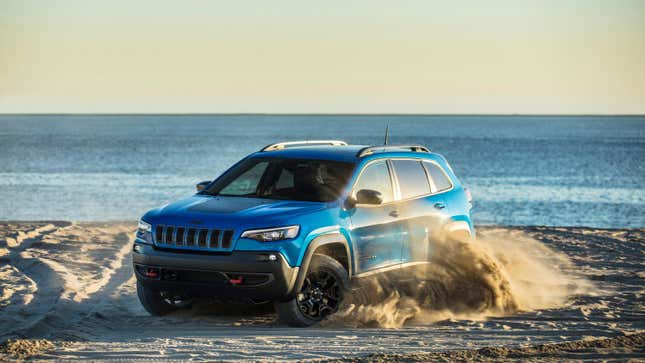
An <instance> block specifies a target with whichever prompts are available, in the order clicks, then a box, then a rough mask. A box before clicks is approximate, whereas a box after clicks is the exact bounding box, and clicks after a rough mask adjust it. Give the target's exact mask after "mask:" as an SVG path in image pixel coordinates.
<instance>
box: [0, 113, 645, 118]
mask: <svg viewBox="0 0 645 363" xmlns="http://www.w3.org/2000/svg"><path fill="white" fill-rule="evenodd" d="M0 116H449V117H450V116H502V117H509V116H531V117H556V116H557V117H581V116H587V117H590V116H592V117H644V116H645V113H615V114H612V113H562V114H560V113H351V112H340V113H325V112H319V113H316V112H312V113H308V112H302V113H301V112H293V113H291V112H275V113H273V112H150V113H148V112H7V113H4V112H0Z"/></svg>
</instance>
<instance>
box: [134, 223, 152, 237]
mask: <svg viewBox="0 0 645 363" xmlns="http://www.w3.org/2000/svg"><path fill="white" fill-rule="evenodd" d="M150 232H152V225H151V224H150V223H147V222H144V221H141V220H140V221H139V226H138V227H137V233H140V234H144V233H150Z"/></svg>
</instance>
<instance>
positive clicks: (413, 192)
mask: <svg viewBox="0 0 645 363" xmlns="http://www.w3.org/2000/svg"><path fill="white" fill-rule="evenodd" d="M391 163H392V167H393V170H394V174H395V176H396V181H397V185H398V190H399V195H400V201H398V203H397V204H398V212H399V228H400V229H401V230H402V237H403V238H402V239H401V242H402V246H401V262H402V264H403V265H404V266H405V265H408V264H414V263H418V262H424V261H427V259H428V256H429V253H430V243H429V242H430V235H431V234H432V232H433V230H434V229H435V228H436V226H437V225H439V224H440V223H441V219H442V216H443V214H442V213H441V212H440V211H439V209H437V207H435V205H438V207H441V206H442V204H441V203H443V198H441V197H440V196H433V195H432V189H431V187H430V182H429V179H428V175H427V172H426V170H425V168H424V167H423V164H422V163H421V161H420V160H418V159H393V160H392V161H391Z"/></svg>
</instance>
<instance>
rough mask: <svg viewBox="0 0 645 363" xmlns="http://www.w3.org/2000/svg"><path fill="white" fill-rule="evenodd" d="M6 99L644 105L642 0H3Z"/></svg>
mask: <svg viewBox="0 0 645 363" xmlns="http://www.w3.org/2000/svg"><path fill="white" fill-rule="evenodd" d="M0 112H286V113H292V112H294V113H308V112H311V113H335V112H337V113H345V112H347V113H602V114H605V113H640V114H642V113H645V0H634V1H621V0H607V1H594V0H580V1H566V0H557V1H545V0H536V1H519V0H509V1H441V2H435V1H428V0H421V1H375V0H371V1H351V0H341V1H335V0H326V1H302V0H300V1H296V0H293V1H245V0H241V1H213V0H194V1H192V0H191V1H187V0H182V1H179V0H177V1H160V0H152V1H133V0H128V1H125V0H103V1H92V0H79V1H70V0H51V1H47V0H41V1H28V0H15V1H13V0H0Z"/></svg>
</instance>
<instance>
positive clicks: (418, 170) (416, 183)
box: [392, 160, 430, 199]
mask: <svg viewBox="0 0 645 363" xmlns="http://www.w3.org/2000/svg"><path fill="white" fill-rule="evenodd" d="M392 165H393V166H394V171H395V172H396V176H397V178H398V180H399V189H400V190H401V199H409V198H415V197H419V196H422V195H426V194H430V184H429V183H428V177H427V176H426V172H425V171H424V170H423V166H422V165H421V162H420V161H417V160H392Z"/></svg>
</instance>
